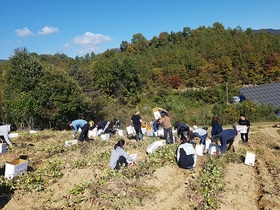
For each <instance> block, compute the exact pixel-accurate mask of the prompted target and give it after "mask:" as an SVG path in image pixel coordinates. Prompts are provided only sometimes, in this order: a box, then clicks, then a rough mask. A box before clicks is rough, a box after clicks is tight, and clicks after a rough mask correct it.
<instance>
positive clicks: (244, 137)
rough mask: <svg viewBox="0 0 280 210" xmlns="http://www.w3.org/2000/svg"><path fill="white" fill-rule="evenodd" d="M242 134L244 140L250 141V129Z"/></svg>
mask: <svg viewBox="0 0 280 210" xmlns="http://www.w3.org/2000/svg"><path fill="white" fill-rule="evenodd" d="M240 135H241V140H242V142H248V138H249V131H247V133H241V134H240Z"/></svg>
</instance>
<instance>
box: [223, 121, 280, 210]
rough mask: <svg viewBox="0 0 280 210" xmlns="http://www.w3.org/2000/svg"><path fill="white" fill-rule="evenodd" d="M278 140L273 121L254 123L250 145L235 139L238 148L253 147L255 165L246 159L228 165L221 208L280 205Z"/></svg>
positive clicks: (275, 206) (237, 208)
mask: <svg viewBox="0 0 280 210" xmlns="http://www.w3.org/2000/svg"><path fill="white" fill-rule="evenodd" d="M279 140H280V136H279V134H278V132H277V129H275V128H273V127H272V124H271V123H269V124H266V123H262V124H256V125H253V126H251V130H250V139H249V145H242V144H240V142H238V141H237V142H236V143H235V145H236V148H237V151H236V152H238V151H239V150H241V149H243V150H245V151H254V152H255V153H256V162H255V165H254V166H253V167H251V166H248V165H245V164H244V162H243V163H231V164H229V165H228V166H227V167H226V176H225V182H226V187H225V193H224V198H222V199H221V208H220V209H222V210H231V209H235V210H243V209H250V210H251V209H252V210H254V209H280V199H279V198H280V193H279V190H280V184H278V183H279V181H280V180H279V172H280V170H279V163H280V161H279V150H278V151H276V149H275V148H279V142H280V141H279ZM275 145H276V146H275ZM277 145H278V146H277ZM244 158H245V157H244ZM243 161H244V160H243Z"/></svg>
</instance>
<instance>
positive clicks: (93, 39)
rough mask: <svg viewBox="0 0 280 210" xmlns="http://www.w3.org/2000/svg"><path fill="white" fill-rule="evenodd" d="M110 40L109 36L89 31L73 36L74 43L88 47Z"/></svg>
mask: <svg viewBox="0 0 280 210" xmlns="http://www.w3.org/2000/svg"><path fill="white" fill-rule="evenodd" d="M111 40H112V39H111V37H109V36H105V35H102V34H94V33H91V32H86V33H85V34H84V35H82V36H77V37H75V38H74V42H75V43H76V44H79V45H83V46H85V47H88V48H91V47H94V45H98V44H100V43H104V42H110V41H111Z"/></svg>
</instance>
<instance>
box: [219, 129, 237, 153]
mask: <svg viewBox="0 0 280 210" xmlns="http://www.w3.org/2000/svg"><path fill="white" fill-rule="evenodd" d="M236 135H237V130H235V129H226V130H223V131H222V132H221V133H219V134H218V135H217V137H219V139H220V141H221V146H222V153H224V152H226V149H227V143H229V142H230V141H234V138H235V136H236Z"/></svg>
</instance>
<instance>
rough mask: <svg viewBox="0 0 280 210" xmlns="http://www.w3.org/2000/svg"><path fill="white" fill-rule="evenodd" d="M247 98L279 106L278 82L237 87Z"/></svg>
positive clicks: (279, 87)
mask: <svg viewBox="0 0 280 210" xmlns="http://www.w3.org/2000/svg"><path fill="white" fill-rule="evenodd" d="M239 91H240V94H241V95H243V96H244V97H245V98H246V99H247V100H250V101H254V102H257V103H260V104H267V105H272V106H274V107H276V108H279V107H280V82H277V83H271V84H263V85H257V86H252V87H245V88H240V89H239Z"/></svg>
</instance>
